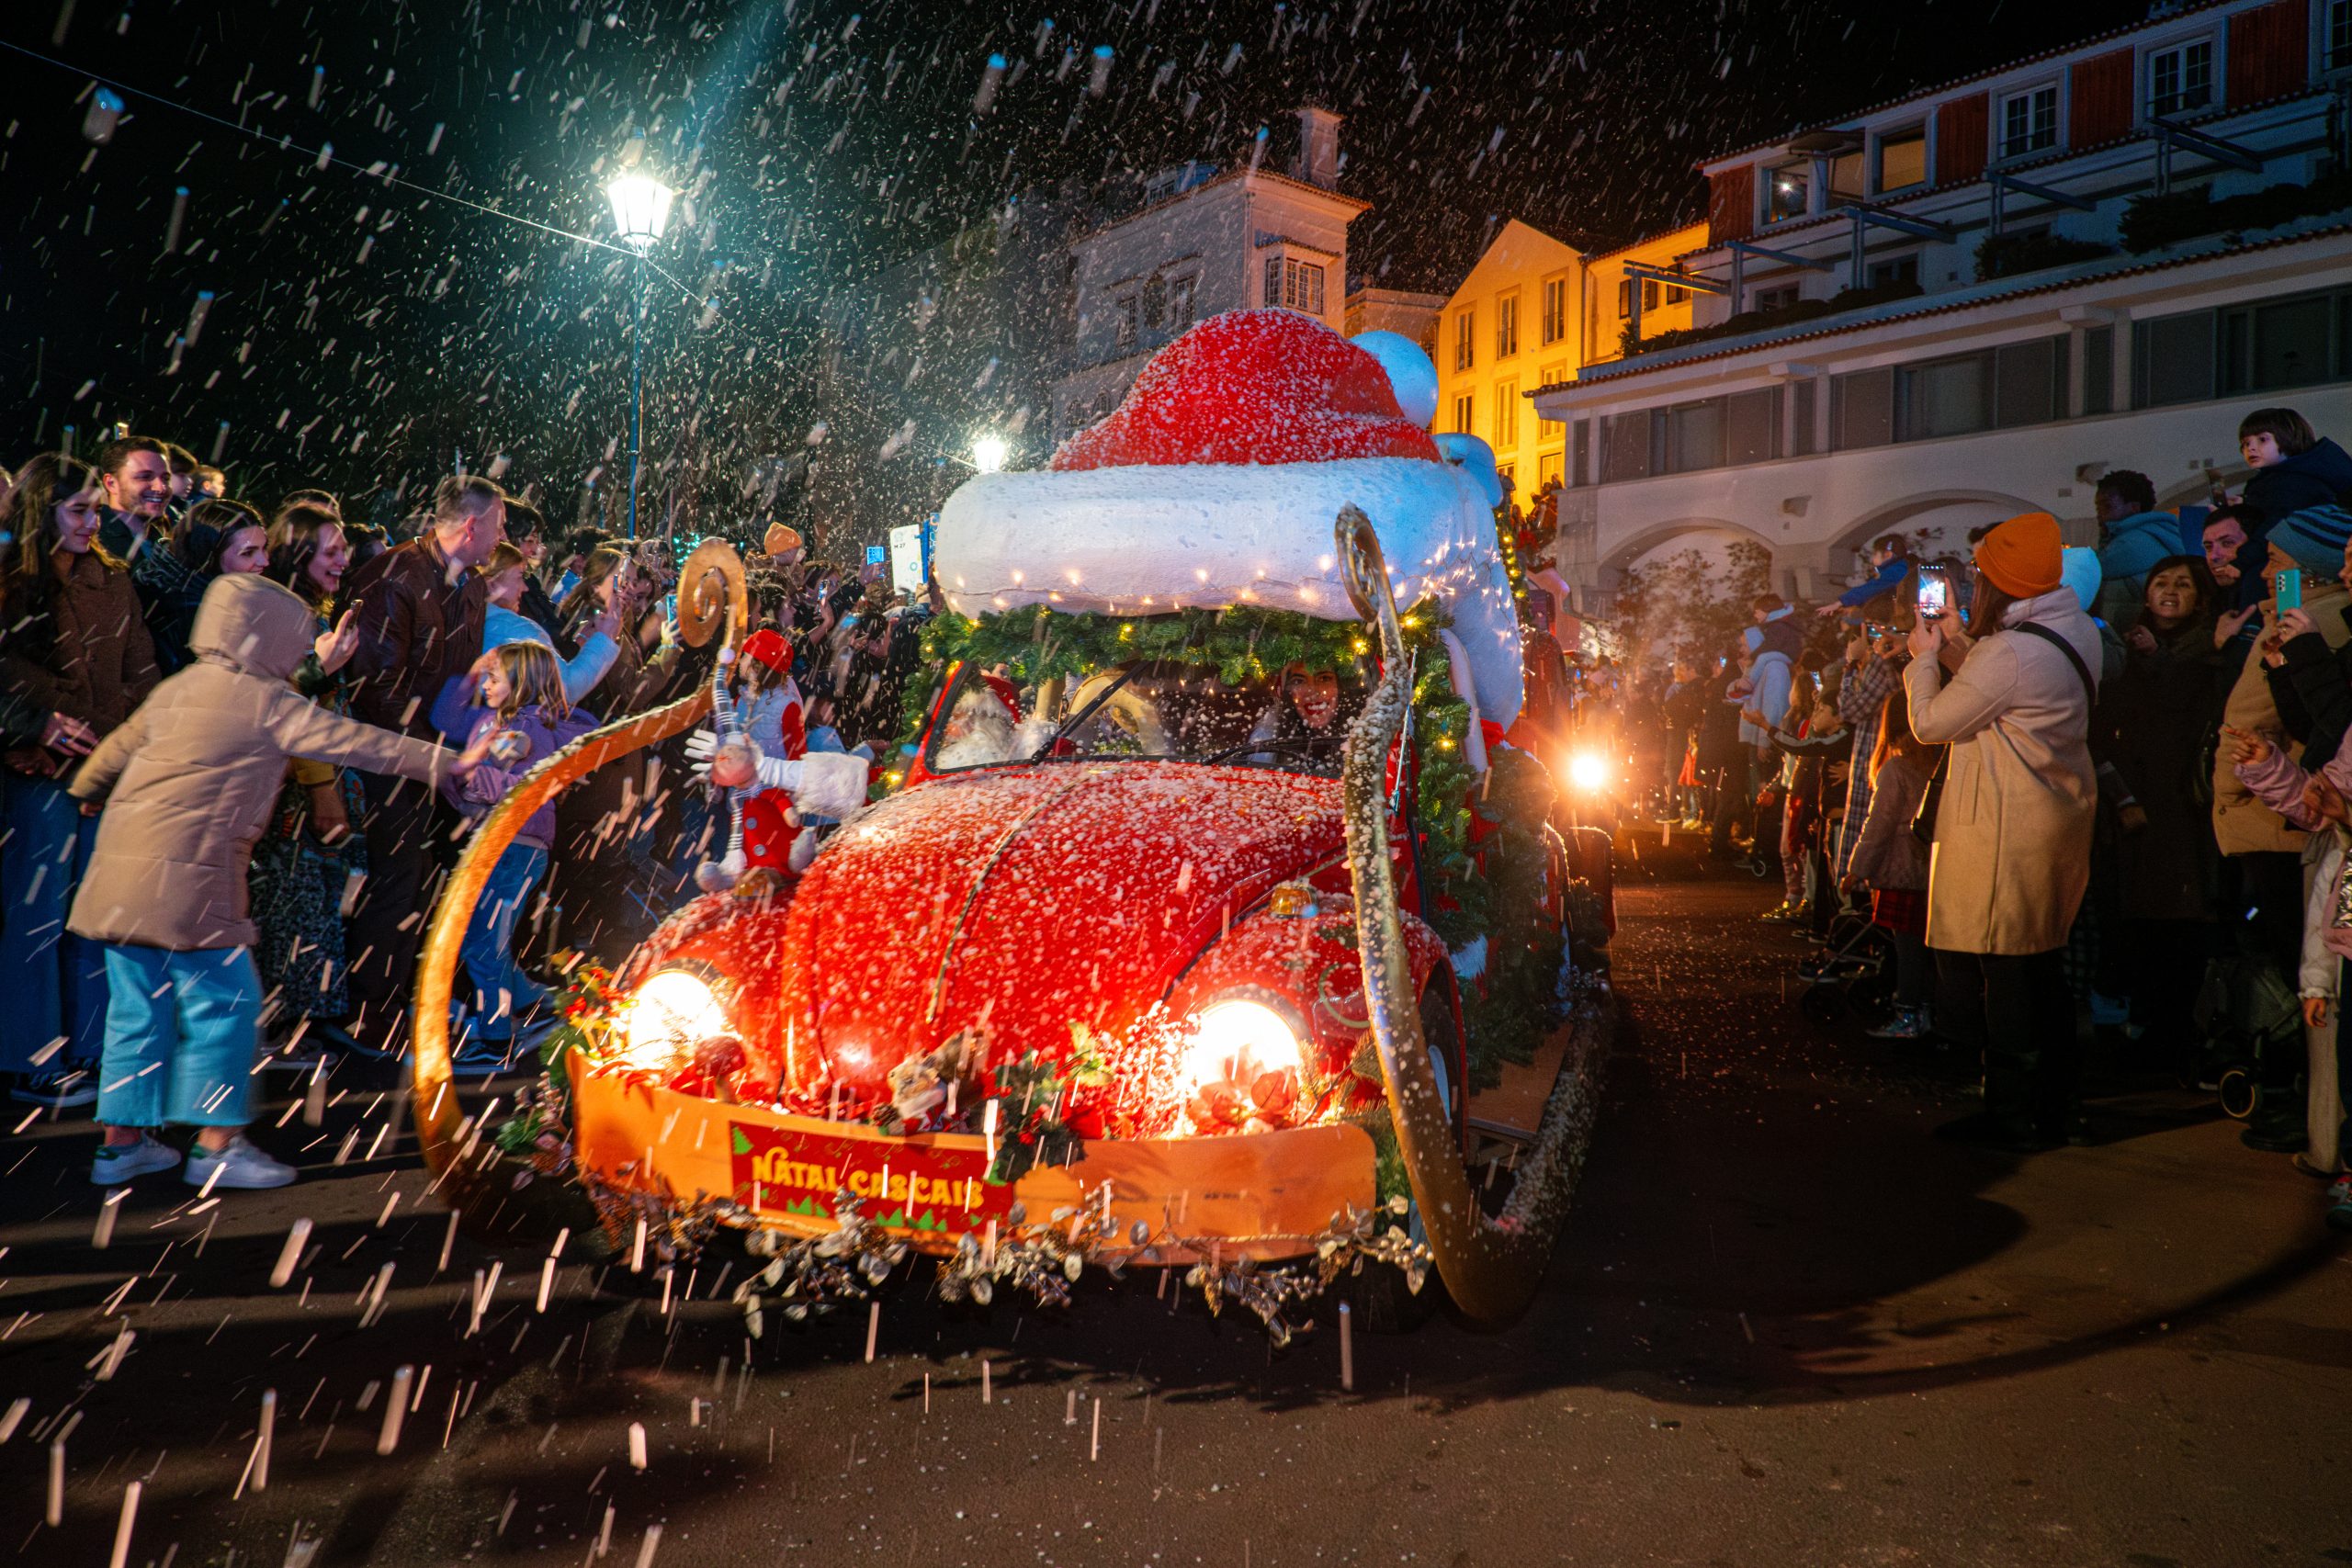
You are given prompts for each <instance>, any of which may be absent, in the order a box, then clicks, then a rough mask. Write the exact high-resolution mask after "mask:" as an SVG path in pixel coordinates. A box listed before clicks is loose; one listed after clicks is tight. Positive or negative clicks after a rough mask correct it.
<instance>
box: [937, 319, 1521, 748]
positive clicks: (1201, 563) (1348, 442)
mask: <svg viewBox="0 0 2352 1568" xmlns="http://www.w3.org/2000/svg"><path fill="white" fill-rule="evenodd" d="M1349 505H1353V506H1355V507H1357V508H1359V509H1360V510H1362V511H1363V513H1364V515H1365V516H1366V517H1368V518H1370V519H1371V521H1372V525H1373V527H1374V531H1375V532H1377V533H1378V534H1379V536H1380V541H1381V547H1382V549H1383V551H1384V553H1385V555H1386V557H1387V559H1388V568H1389V573H1390V578H1391V583H1392V586H1393V587H1394V589H1395V591H1396V594H1397V604H1398V605H1399V606H1400V607H1403V606H1408V605H1410V604H1413V603H1415V602H1416V601H1418V600H1420V599H1423V598H1432V599H1435V600H1437V601H1438V602H1439V603H1441V604H1444V605H1445V606H1446V607H1447V609H1448V611H1449V612H1450V614H1451V615H1452V616H1453V629H1454V632H1455V633H1456V635H1458V636H1459V637H1460V638H1461V641H1462V644H1463V647H1464V653H1465V655H1466V662H1467V664H1468V665H1469V669H1470V675H1471V679H1472V680H1473V682H1475V684H1476V692H1477V697H1478V706H1479V708H1480V711H1481V715H1482V716H1483V717H1486V718H1489V719H1493V720H1496V721H1498V722H1499V723H1503V724H1509V723H1510V720H1511V719H1512V717H1513V716H1516V715H1517V714H1518V712H1519V705H1520V650H1519V623H1518V616H1517V613H1516V611H1515V609H1514V607H1513V605H1512V603H1511V594H1510V582H1509V581H1508V579H1507V578H1506V577H1505V575H1504V572H1503V566H1502V560H1501V558H1500V556H1499V554H1498V550H1497V548H1496V546H1495V537H1494V517H1493V513H1491V511H1490V510H1489V509H1488V508H1487V503H1486V502H1485V501H1484V500H1483V499H1482V498H1481V497H1480V496H1479V494H1478V493H1477V490H1476V486H1475V485H1474V484H1473V483H1472V482H1471V480H1470V479H1467V478H1466V477H1465V476H1464V474H1463V473H1462V472H1461V470H1460V469H1458V468H1454V467H1453V466H1451V465H1450V464H1448V463H1446V462H1445V461H1444V460H1443V458H1442V457H1441V456H1440V455H1439V452H1438V448H1437V446H1436V445H1435V444H1434V443H1433V442H1432V441H1431V440H1430V436H1429V434H1428V433H1427V432H1426V431H1424V430H1422V429H1421V428H1420V427H1419V425H1418V424H1416V423H1413V422H1412V421H1411V420H1409V419H1408V418H1407V417H1406V416H1405V414H1404V413H1403V412H1401V411H1400V409H1399V407H1398V405H1397V397H1396V393H1395V391H1394V389H1393V388H1392V386H1391V383H1390V380H1389V376H1388V372H1386V371H1385V370H1384V369H1383V368H1382V366H1381V362H1380V361H1379V360H1377V359H1375V358H1374V356H1373V355H1370V354H1368V353H1366V352H1365V351H1364V350H1363V349H1361V348H1358V347H1357V346H1355V345H1354V344H1351V343H1350V342H1349V341H1348V340H1347V339H1346V338H1343V337H1341V336H1340V334H1339V333H1335V332H1333V331H1332V330H1331V329H1330V328H1329V327H1327V326H1325V325H1323V324H1322V323H1321V322H1320V321H1316V320H1314V319H1313V318H1312V317H1309V316H1304V315H1301V314H1299V313H1298V312H1296V311H1294V310H1236V311H1232V312H1229V313H1227V314H1225V315H1221V316H1215V317H1211V318H1210V319H1209V320H1208V321H1203V322H1202V323H1201V324H1200V325H1198V326H1196V327H1194V328H1193V329H1192V330H1191V331H1190V332H1188V333H1185V334H1184V335H1183V336H1182V337H1180V338H1178V339H1177V340H1176V341H1175V342H1173V343H1171V344H1169V345H1168V346H1167V347H1165V348H1163V349H1161V350H1160V351H1159V353H1158V354H1157V355H1153V356H1152V360H1151V363H1150V364H1148V365H1147V366H1146V367H1144V369H1143V372H1142V373H1141V374H1140V375H1139V376H1137V377H1136V382H1135V386H1134V387H1133V389H1131V390H1130V391H1129V392H1128V394H1127V397H1126V400H1125V401H1124V402H1123V403H1121V405H1120V406H1119V408H1118V409H1117V410H1116V411H1115V412H1113V413H1112V414H1110V415H1109V416H1108V417H1107V418H1105V419H1103V420H1102V421H1101V422H1100V423H1096V424H1094V425H1091V426H1090V427H1089V428H1087V429H1085V430H1082V431H1080V432H1079V433H1078V434H1076V435H1073V436H1072V437H1071V438H1070V439H1069V441H1067V442H1066V443H1064V444H1063V446H1062V447H1061V449H1060V450H1059V451H1058V452H1057V453H1056V454H1055V455H1054V458H1053V462H1052V465H1051V467H1050V468H1047V469H1046V470H1045V471H1043V472H1031V473H1017V472H1016V473H996V474H981V475H978V476H976V477H974V478H973V479H970V480H968V481H967V482H966V483H965V484H964V485H963V486H961V487H960V488H959V489H957V491H956V492H955V494H953V495H951V496H950V497H948V499H947V503H946V505H945V506H944V507H943V508H942V509H941V512H940V518H939V530H938V540H937V556H936V560H937V570H938V577H939V581H940V585H941V587H942V588H943V589H944V591H945V592H946V594H947V597H948V601H949V603H950V604H952V605H953V606H954V607H955V608H956V611H957V612H958V613H960V614H963V615H980V614H984V613H987V612H989V611H991V610H1007V609H1013V608H1016V607H1019V606H1022V605H1028V604H1047V605H1050V606H1052V607H1053V608H1055V609H1058V610H1068V611H1073V612H1084V613H1098V614H1112V615H1152V614H1156V613H1160V612H1165V611H1169V610H1174V609H1181V608H1190V607H1204V608H1211V609H1221V608H1225V607H1227V606H1231V605H1237V604H1252V605H1260V606H1263V607H1266V608H1270V609H1282V610H1294V611H1298V612H1302V613H1304V614H1306V615H1313V616H1316V617H1317V618H1318V619H1323V620H1352V619H1354V618H1355V612H1354V610H1353V608H1352V607H1351V604H1350V603H1349V600H1348V595H1347V590H1346V588H1345V586H1344V585H1343V584H1342V582H1341V580H1340V571H1339V562H1338V558H1337V551H1336V548H1335V547H1334V545H1333V542H1332V524H1333V522H1334V520H1335V519H1336V518H1337V517H1338V515H1339V513H1340V508H1341V507H1343V506H1349Z"/></svg>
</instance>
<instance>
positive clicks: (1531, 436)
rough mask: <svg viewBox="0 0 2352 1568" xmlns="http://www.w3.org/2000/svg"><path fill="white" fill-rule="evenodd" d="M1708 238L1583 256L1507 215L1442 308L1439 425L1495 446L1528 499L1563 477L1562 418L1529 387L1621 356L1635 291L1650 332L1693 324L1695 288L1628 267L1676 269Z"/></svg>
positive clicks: (1692, 232) (1678, 235)
mask: <svg viewBox="0 0 2352 1568" xmlns="http://www.w3.org/2000/svg"><path fill="white" fill-rule="evenodd" d="M1705 243H1707V226H1706V225H1705V224H1703V223H1698V224H1693V225H1691V227H1690V228H1688V229H1678V230H1675V231H1672V232H1670V233H1666V234H1660V235H1657V236H1655V237H1654V238H1651V239H1647V240H1644V241H1642V242H1641V243H1638V244H1634V245H1628V246H1626V247H1625V248H1623V250H1617V251H1611V252H1610V253H1609V254H1606V255H1603V256H1587V255H1585V254H1583V253H1581V252H1579V251H1577V249H1576V248H1575V247H1574V246H1572V245H1570V244H1567V243H1565V242H1564V241H1560V240H1555V239H1554V238H1553V237H1552V236H1551V235H1549V234H1546V233H1544V231H1542V230H1540V229H1537V228H1534V227H1532V226H1531V225H1529V224H1526V223H1522V222H1521V221H1520V220H1517V219H1515V218H1514V219H1512V220H1510V222H1508V223H1506V224H1504V225H1503V228H1502V231H1501V232H1499V233H1498V234H1497V235H1496V236H1495V238H1494V242H1493V243H1491V244H1489V245H1488V246H1487V252H1486V254H1484V255H1482V256H1480V257H1479V258H1478V265H1476V266H1474V267H1472V268H1471V269H1470V276H1467V277H1465V278H1464V279H1463V280H1462V286H1461V287H1460V288H1456V289H1455V290H1454V291H1453V296H1452V297H1451V298H1449V299H1447V300H1446V302H1445V306H1444V309H1443V310H1442V311H1441V312H1440V314H1439V317H1438V323H1437V348H1436V354H1435V358H1436V360H1437V375H1438V408H1437V423H1436V428H1437V429H1438V430H1440V431H1459V432H1463V433H1465V434H1471V435H1476V436H1477V437H1478V438H1479V439H1481V440H1483V441H1485V442H1486V443H1487V445H1488V446H1492V447H1493V448H1494V449H1495V466H1496V468H1498V470H1499V471H1500V472H1501V474H1502V478H1503V484H1504V486H1505V488H1506V489H1508V490H1509V491H1510V493H1511V497H1512V499H1513V500H1514V501H1517V502H1520V503H1521V504H1522V505H1524V504H1526V503H1527V502H1529V501H1530V500H1532V497H1533V496H1534V495H1535V494H1536V493H1537V492H1539V491H1543V490H1544V489H1545V488H1546V487H1548V486H1554V485H1557V484H1559V483H1560V482H1561V481H1562V479H1564V477H1565V470H1566V461H1567V458H1566V445H1567V431H1566V426H1565V425H1559V424H1555V423H1551V422H1550V421H1548V420H1541V419H1538V418H1536V417H1535V410H1534V408H1533V406H1532V404H1530V403H1529V401H1528V399H1529V397H1531V396H1532V394H1533V393H1534V392H1535V391H1536V389H1538V388H1542V387H1546V386H1553V385H1557V384H1559V383H1561V382H1566V381H1570V380H1574V379H1575V378H1576V377H1577V372H1578V370H1579V369H1580V368H1581V367H1584V366H1587V365H1596V364H1600V363H1602V362H1604V361H1607V360H1611V359H1616V358H1619V357H1621V356H1622V355H1623V346H1622V344H1623V334H1624V332H1625V330H1626V329H1627V328H1628V327H1630V325H1631V324H1632V316H1633V311H1634V306H1635V304H1636V302H1637V301H1638V303H1639V306H1640V308H1641V317H1642V331H1643V333H1644V334H1645V335H1654V334H1656V333H1661V332H1670V331H1672V330H1674V329H1676V328H1679V327H1687V326H1689V325H1691V295H1690V292H1689V290H1687V289H1683V288H1677V287H1676V286H1674V285H1671V284H1660V283H1656V282H1648V281H1644V280H1642V279H1638V278H1635V277H1633V276H1630V275H1629V274H1628V273H1627V272H1626V270H1625V268H1626V265H1627V264H1629V263H1633V264H1643V265H1651V266H1657V267H1661V268H1665V267H1670V266H1671V265H1673V261H1674V258H1675V257H1676V256H1678V255H1680V254H1683V253H1684V252H1686V251H1692V250H1697V249H1699V248H1701V247H1702V246H1703V245H1705ZM1634 289H1638V290H1640V292H1639V294H1635V293H1633V292H1629V290H1634Z"/></svg>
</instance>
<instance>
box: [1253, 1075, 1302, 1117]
mask: <svg viewBox="0 0 2352 1568" xmlns="http://www.w3.org/2000/svg"><path fill="white" fill-rule="evenodd" d="M1250 1100H1253V1101H1255V1102H1256V1104H1257V1108H1258V1117H1259V1119H1260V1120H1261V1121H1263V1122H1268V1123H1270V1124H1271V1125H1273V1126H1276V1127H1280V1126H1284V1125H1287V1124H1288V1123H1289V1122H1290V1120H1291V1118H1292V1117H1293V1115H1295V1113H1296V1111H1297V1110H1298V1069H1296V1068H1295V1067H1282V1068H1278V1069H1276V1070H1275V1071H1273V1072H1271V1073H1260V1074H1259V1075H1258V1077H1257V1078H1256V1080H1255V1081H1254V1082H1252V1083H1251V1084H1250Z"/></svg>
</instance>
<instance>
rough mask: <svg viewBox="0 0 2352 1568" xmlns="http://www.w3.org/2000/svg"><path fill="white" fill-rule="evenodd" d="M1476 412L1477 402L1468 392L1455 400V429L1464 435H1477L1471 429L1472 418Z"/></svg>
mask: <svg viewBox="0 0 2352 1568" xmlns="http://www.w3.org/2000/svg"><path fill="white" fill-rule="evenodd" d="M1474 412H1476V401H1475V400H1474V399H1473V397H1472V395H1471V394H1470V393H1468V392H1464V393H1463V394H1462V395H1461V396H1460V397H1458V398H1456V399H1454V400H1453V428H1454V429H1455V430H1456V431H1459V432H1460V433H1461V434H1464V435H1476V434H1477V432H1476V431H1475V430H1473V429H1471V428H1470V416H1471V415H1472V414H1473V413H1474Z"/></svg>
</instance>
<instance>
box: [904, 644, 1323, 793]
mask: <svg viewBox="0 0 2352 1568" xmlns="http://www.w3.org/2000/svg"><path fill="white" fill-rule="evenodd" d="M1364 691H1365V688H1364V683H1363V680H1362V679H1361V678H1360V677H1359V676H1358V674H1357V673H1356V672H1355V671H1340V672H1338V673H1336V674H1335V673H1334V672H1332V671H1328V670H1326V671H1309V670H1306V669H1305V668H1303V667H1300V666H1296V665H1294V666H1292V667H1291V668H1290V669H1288V670H1285V671H1282V672H1281V673H1280V674H1279V675H1274V674H1269V675H1265V676H1261V677H1255V678H1252V679H1250V680H1246V681H1242V682H1226V681H1224V680H1222V679H1220V678H1219V676H1218V674H1217V671H1216V667H1215V666H1212V665H1200V664H1183V663H1174V662H1167V663H1137V664H1128V665H1122V666H1120V667H1118V668H1116V669H1113V670H1104V671H1097V672H1095V673H1094V674H1091V675H1088V676H1084V677H1082V678H1081V677H1072V678H1069V679H1067V680H1061V681H1048V682H1045V683H1044V684H1043V686H1042V688H1041V689H1040V690H1038V691H1036V692H1034V693H1027V694H1015V693H1014V692H1013V691H1012V687H1011V685H1010V684H1009V683H1008V682H1003V681H1001V680H1000V679H996V678H991V677H988V676H984V675H982V674H981V673H980V672H979V671H978V670H976V669H975V668H973V667H972V666H970V665H968V664H967V666H966V667H965V668H964V670H963V671H961V672H959V674H958V675H957V677H956V692H955V694H954V696H953V698H952V700H951V701H950V703H949V704H948V706H947V710H946V717H945V718H944V720H943V721H942V722H941V723H940V724H939V725H938V726H937V727H936V728H934V729H933V733H932V737H931V744H930V749H929V751H928V752H927V753H926V756H925V759H924V761H925V765H926V766H927V767H928V768H929V769H930V771H931V772H933V773H956V772H958V771H961V770H964V769H968V768H983V767H991V766H998V765H1001V764H1003V763H1006V762H1021V761H1029V760H1031V759H1032V758H1036V759H1037V760H1039V761H1047V762H1065V761H1099V760H1104V759H1109V758H1118V759H1121V760H1123V761H1136V760H1140V759H1144V758H1152V759H1159V760H1166V761H1184V762H1209V761H1216V762H1223V763H1227V764H1230V765H1233V766H1236V767H1267V768H1280V769H1282V770H1283V771H1285V772H1289V773H1317V774H1321V775H1323V776H1325V777H1336V776H1337V775H1338V773H1339V771H1340V751H1341V750H1342V748H1343V746H1344V744H1345V741H1346V739H1347V732H1348V727H1349V725H1351V724H1352V723H1353V722H1354V721H1355V716H1356V715H1357V714H1358V713H1359V712H1360V711H1362V709H1363V701H1364ZM1008 698H1017V700H1020V701H1022V702H1023V704H1024V705H1023V708H1022V711H1021V716H1020V718H1019V719H1018V720H1017V721H1016V720H1015V719H1014V717H1013V716H1012V709H1011V708H1010V707H1009V706H1008V705H1007V701H1008ZM1090 710H1091V711H1090ZM1041 750H1042V751H1044V753H1045V754H1044V755H1043V756H1042V757H1039V752H1040V751H1041Z"/></svg>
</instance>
